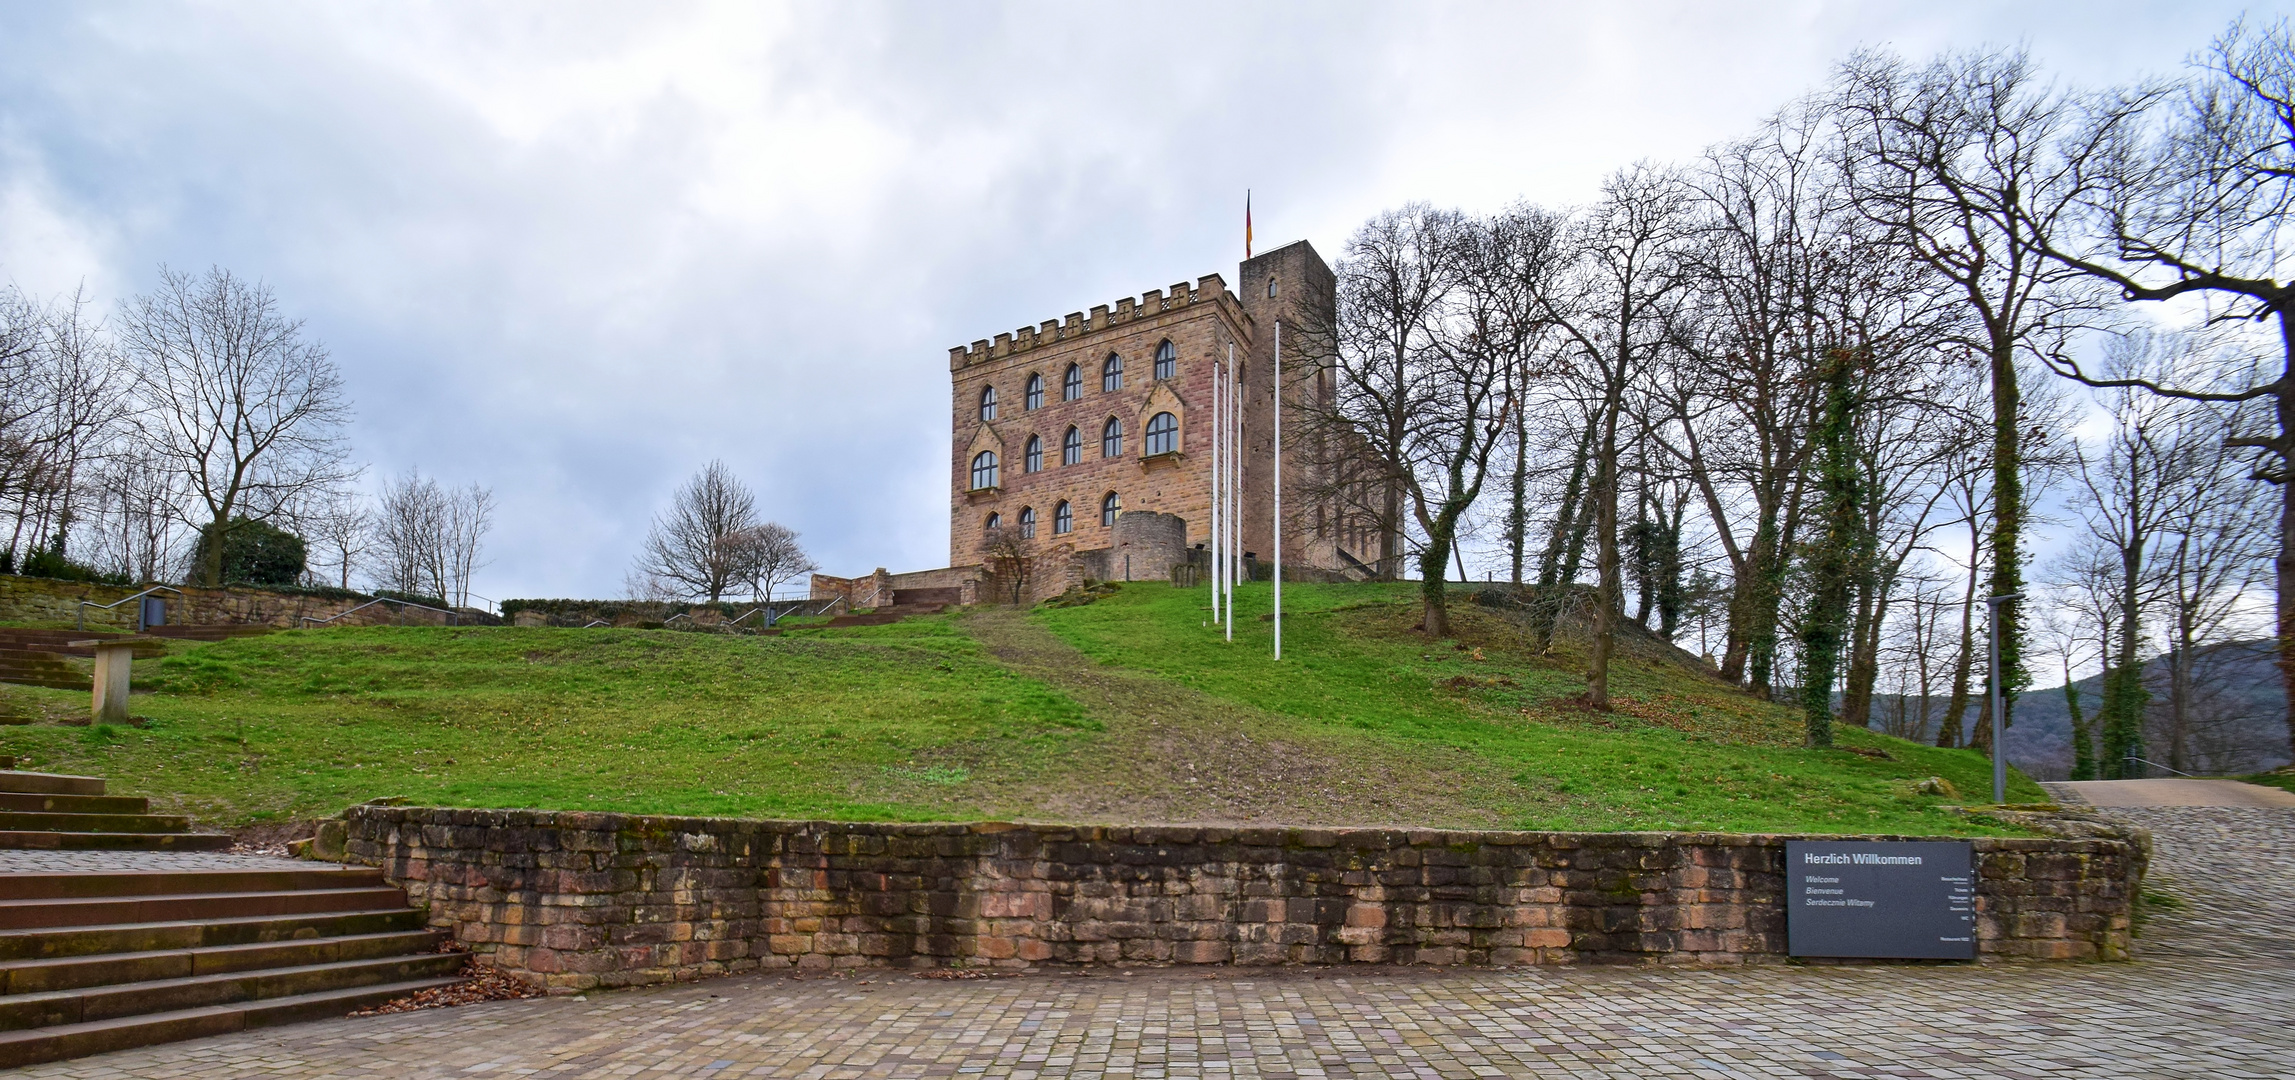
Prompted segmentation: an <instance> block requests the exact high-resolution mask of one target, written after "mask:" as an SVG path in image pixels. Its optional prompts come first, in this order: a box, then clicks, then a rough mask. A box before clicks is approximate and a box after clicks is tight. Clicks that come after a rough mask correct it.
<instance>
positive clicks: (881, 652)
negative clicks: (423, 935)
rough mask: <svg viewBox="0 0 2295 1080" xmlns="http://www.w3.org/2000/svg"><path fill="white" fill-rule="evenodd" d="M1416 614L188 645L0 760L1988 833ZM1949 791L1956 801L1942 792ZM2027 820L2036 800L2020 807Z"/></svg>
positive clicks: (1520, 822) (628, 806) (1634, 656)
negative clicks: (1445, 631)
mask: <svg viewBox="0 0 2295 1080" xmlns="http://www.w3.org/2000/svg"><path fill="white" fill-rule="evenodd" d="M1409 588H1410V587H1408V586H1386V585H1348V586H1291V587H1287V588H1286V590H1285V601H1286V618H1285V622H1284V632H1285V633H1284V636H1285V641H1284V645H1285V655H1284V659H1283V661H1282V662H1281V663H1279V664H1278V663H1276V662H1274V661H1273V660H1272V659H1271V658H1270V657H1269V655H1268V653H1269V649H1268V644H1269V636H1270V632H1271V629H1272V627H1271V625H1270V624H1269V623H1268V622H1267V621H1265V620H1264V619H1262V618H1259V617H1258V615H1259V614H1260V613H1262V612H1264V611H1266V610H1267V606H1268V600H1269V597H1268V593H1267V588H1266V587H1265V586H1258V587H1256V588H1252V589H1247V590H1246V591H1245V593H1244V597H1243V600H1244V604H1243V607H1242V617H1241V618H1240V619H1239V620H1238V623H1237V627H1236V640H1235V641H1234V643H1233V644H1229V643H1227V642H1225V641H1223V640H1221V639H1220V638H1219V636H1218V635H1217V634H1215V632H1214V631H1213V630H1212V629H1211V628H1209V627H1207V626H1206V625H1205V621H1206V619H1207V618H1208V613H1207V611H1206V610H1205V606H1204V601H1205V593H1204V591H1203V590H1189V591H1182V590H1177V589H1172V588H1170V587H1168V586H1164V585H1134V586H1130V587H1128V588H1124V589H1122V590H1120V591H1117V592H1115V593H1114V594H1112V595H1110V596H1108V597H1106V598H1104V599H1101V600H1099V601H1098V602H1096V603H1093V604H1090V605H1087V606H1079V607H1070V608H1058V609H1048V610H1039V611H1036V612H1030V613H1020V612H1010V611H988V612H977V613H962V614H952V615H947V616H936V617H932V618H927V619H917V620H910V621H908V622H904V623H899V624H895V625H892V626H884V627H862V628H851V629H841V630H828V629H803V630H799V631H795V632H792V633H789V634H787V635H784V636H781V637H777V638H743V637H723V636H713V635H706V634H694V633H680V632H667V631H641V630H604V629H598V630H558V629H519V628H508V627H493V628H463V629H454V628H344V629H326V630H311V631H293V632H287V633H281V634H275V635H271V636H268V637H261V638H247V639H238V640H234V641H228V642H222V643H218V644H214V645H206V646H177V647H175V651H174V652H172V653H171V654H170V655H169V656H167V657H165V658H160V659H154V660H145V661H139V662H138V663H137V670H136V676H135V677H136V680H137V684H138V686H139V687H149V688H151V692H150V693H141V694H138V696H137V697H136V699H135V710H134V711H135V712H136V714H137V715H138V716H139V717H141V718H143V719H142V723H141V726H139V727H132V728H119V727H87V726H74V724H73V723H72V722H73V721H82V720H84V718H85V716H86V709H87V696H86V695H85V694H77V693H71V692H65V691H50V690H39V689H34V688H29V687H6V688H4V689H0V706H5V708H6V710H7V711H10V712H12V713H14V714H15V716H16V718H17V719H18V720H19V721H30V722H28V723H24V722H20V723H18V724H17V725H15V726H8V727H0V753H13V754H16V755H18V756H20V757H24V758H27V759H28V760H29V763H30V767H38V768H52V769H57V770H63V771H84V772H91V773H99V774H103V775H107V776H111V777H114V778H115V780H116V788H117V789H118V790H122V791H126V792H130V793H135V794H143V795H149V796H152V797H153V798H154V799H155V801H157V802H158V803H160V804H162V805H165V806H168V807H172V808H177V809H179V810H181V811H184V812H189V813H191V814H193V815H195V816H197V817H199V818H201V819H203V820H205V821H208V822H212V823H217V824H224V825H236V824H243V823H248V822H257V821H265V820H278V819H286V818H302V817H315V816H323V815H327V814H331V813H333V812H335V811H337V810H340V809H341V808H342V807H343V806H345V805H347V804H350V803H353V802H358V801H362V800H365V799H370V798H375V797H379V796H403V797H406V798H409V799H412V800H414V801H417V802H423V803H434V804H444V805H461V806H483V807H513V806H532V807H552V808H574V809H599V810H623V811H635V812H651V813H686V814H726V815H749V816H772V817H812V816H819V817H833V818H886V819H956V818H975V817H999V818H1032V819H1059V820H1079V821H1221V822H1254V823H1283V824H1395V825H1422V826H1423V825H1440V826H1463V827H1535V828H1585V829H1640V828H1712V829H1730V830H1793V831H1803V830H1808V831H1833V832H1848V831H1853V832H1901V833H1947V832H1962V833H1966V832H1981V831H1987V830H1988V827H1987V826H1985V825H1983V824H1982V823H1981V822H1972V821H1970V820H1969V819H1967V818H1964V817H1961V816H1958V815H1956V814H1953V813H1950V812H1948V811H1946V810H1944V809H1942V807H1943V805H1944V804H1948V803H1954V802H1963V801H1981V800H1982V798H1983V797H1984V796H1983V795H1982V794H1981V792H1983V791H1985V790H1986V789H1987V788H1988V781H1987V779H1986V777H1987V776H1988V772H1987V767H1986V764H1985V762H1984V761H1983V760H1982V759H1981V758H1979V757H1977V756H1975V755H1974V754H1971V753H1968V752H1965V751H1943V750H1936V749H1934V748H1931V747H1923V746H1917V745H1914V744H1911V743H1905V742H1901V741H1898V740H1893V739H1888V738H1886V737H1883V736H1879V735H1874V734H1872V733H1868V732H1864V731H1856V730H1851V731H1847V732H1844V733H1843V736H1842V742H1843V745H1844V747H1845V749H1836V750H1826V751H1812V750H1806V749H1803V748H1801V747H1800V746H1799V738H1800V736H1799V720H1798V717H1797V716H1796V715H1795V714H1794V713H1793V712H1792V711H1790V710H1788V709H1785V708H1782V707H1779V706H1775V705H1771V704H1769V703H1765V702H1760V701H1755V700H1753V699H1751V698H1749V697H1747V696H1745V695H1743V694H1741V693H1739V692H1737V691H1736V690H1734V689H1732V688H1730V687H1727V686H1725V685H1722V684H1721V683H1719V682H1718V681H1715V680H1714V679H1712V678H1711V677H1709V676H1707V675H1705V674H1703V673H1702V672H1701V671H1700V670H1699V669H1698V668H1697V666H1696V665H1695V663H1694V661H1690V660H1688V659H1687V658H1686V657H1685V656H1684V655H1682V654H1680V653H1679V652H1678V651H1676V650H1673V649H1671V647H1670V646H1665V645H1663V644H1662V643H1658V642H1654V641H1641V642H1637V643H1630V647H1629V649H1628V650H1627V656H1626V657H1625V659H1624V662H1623V664H1622V667H1621V669H1620V670H1619V671H1618V673H1617V675H1616V677H1615V679H1614V683H1615V685H1616V693H1617V696H1618V698H1619V709H1618V711H1617V712H1614V713H1608V714H1593V713H1588V712H1585V711H1583V710H1582V709H1578V708H1575V707H1573V706H1572V705H1571V703H1570V699H1571V697H1572V695H1575V694H1578V693H1579V692H1581V691H1582V690H1583V681H1582V678H1581V676H1580V671H1581V667H1582V659H1581V658H1580V657H1579V656H1577V655H1576V654H1575V652H1574V646H1573V644H1572V642H1571V640H1570V639H1569V638H1568V637H1567V635H1565V637H1564V639H1563V640H1562V642H1561V644H1560V646H1559V647H1558V649H1557V651H1556V655H1554V656H1550V657H1541V656H1532V655H1529V654H1528V653H1527V652H1526V651H1525V650H1524V648H1523V647H1522V640H1523V634H1522V632H1521V626H1520V624H1519V623H1518V622H1516V621H1515V620H1514V619H1513V617H1512V616H1510V615H1509V614H1507V613H1505V612H1500V611H1494V610H1486V609H1480V608H1475V607H1472V606H1471V605H1467V604H1465V603H1463V602H1462V603H1461V604H1460V609H1461V610H1460V612H1459V617H1458V620H1457V621H1458V626H1459V637H1458V639H1457V642H1456V643H1455V644H1453V643H1449V642H1440V643H1433V642H1429V641H1427V640H1426V639H1425V638H1424V637H1423V636H1421V635H1419V634H1417V633H1415V632H1414V631H1412V630H1411V629H1410V626H1411V624H1412V623H1413V622H1415V620H1416V611H1415V608H1414V607H1413V605H1412V603H1411V600H1410V596H1409ZM1929 776H1942V777H1944V778H1945V779H1947V780H1948V781H1950V782H1951V783H1952V784H1954V785H1957V786H1958V787H1959V788H1960V789H1961V790H1962V791H1964V792H1967V793H1968V795H1967V796H1964V797H1962V798H1950V797H1940V796H1936V795H1924V794H1920V793H1918V792H1917V791H1916V790H1915V787H1914V785H1915V784H1917V783H1918V782H1919V781H1921V780H1922V779H1924V778H1926V777H1929ZM2011 797H2012V798H2020V799H2024V800H2028V801H2039V800H2041V799H2044V798H2045V796H2044V795H2043V794H2042V793H2041V791H2040V790H2039V789H2038V788H2037V786H2035V785H2032V784H2031V783H2030V782H2029V781H2025V780H2023V779H2022V778H2021V777H2019V778H2018V779H2017V786H2016V787H2015V788H2014V789H2013V791H2012V795H2011Z"/></svg>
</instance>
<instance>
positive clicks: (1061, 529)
mask: <svg viewBox="0 0 2295 1080" xmlns="http://www.w3.org/2000/svg"><path fill="white" fill-rule="evenodd" d="M1075 531H1076V511H1075V509H1074V508H1073V507H1070V506H1069V505H1068V500H1066V499H1062V500H1060V505H1058V506H1055V507H1053V508H1052V535H1054V536H1065V535H1067V534H1068V533H1072V532H1075Z"/></svg>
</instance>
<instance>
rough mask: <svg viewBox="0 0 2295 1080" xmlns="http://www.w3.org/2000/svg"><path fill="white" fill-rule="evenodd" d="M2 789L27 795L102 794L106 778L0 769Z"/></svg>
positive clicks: (0, 788) (0, 785) (0, 787)
mask: <svg viewBox="0 0 2295 1080" xmlns="http://www.w3.org/2000/svg"><path fill="white" fill-rule="evenodd" d="M0 791H12V792H18V793H21V794H25V795H101V794H103V793H104V779H103V777H100V776H67V775H65V774H63V773H38V772H18V771H16V770H14V769H8V770H4V771H0Z"/></svg>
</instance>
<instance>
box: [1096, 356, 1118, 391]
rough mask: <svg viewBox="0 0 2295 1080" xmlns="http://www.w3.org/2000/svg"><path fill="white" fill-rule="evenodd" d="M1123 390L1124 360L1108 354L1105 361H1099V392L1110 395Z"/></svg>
mask: <svg viewBox="0 0 2295 1080" xmlns="http://www.w3.org/2000/svg"><path fill="white" fill-rule="evenodd" d="M1123 388H1124V358H1123V357H1121V356H1117V355H1116V354H1114V353H1109V354H1108V358H1107V359H1105V360H1102V361H1100V391H1101V392H1102V393H1109V394H1112V393H1115V392H1116V391H1118V390H1121V389H1123Z"/></svg>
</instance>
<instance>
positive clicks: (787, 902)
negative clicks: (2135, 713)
mask: <svg viewBox="0 0 2295 1080" xmlns="http://www.w3.org/2000/svg"><path fill="white" fill-rule="evenodd" d="M348 830H349V832H348V836H349V842H348V848H349V855H350V858H351V859H352V860H354V861H358V862H364V863H367V864H370V865H377V866H380V867H381V868H382V869H383V871H384V873H385V874H386V875H387V876H388V877H389V878H390V880H391V881H392V883H393V884H397V885H400V886H402V887H404V888H405V889H406V890H407V893H408V895H410V896H412V897H413V898H414V899H415V900H416V902H417V903H421V904H424V905H427V907H428V910H429V917H430V922H431V924H432V925H434V926H437V927H440V928H442V929H447V930H450V931H452V932H453V934H454V936H455V938H456V939H457V940H459V941H461V942H462V943H463V944H465V945H467V946H469V947H470V948H472V949H474V950H477V951H479V952H486V953H491V954H492V959H493V961H494V962H495V964H496V965H497V966H499V967H501V968H502V969H503V970H505V971H510V972H513V973H516V974H519V975H521V976H523V977H525V978H528V979H531V980H533V981H536V982H539V983H541V984H543V985H546V986H549V987H551V988H552V989H555V990H560V991H569V992H570V991H575V990H581V989H586V988H590V987H597V986H625V985H637V984H644V983H653V982H664V981H671V980H680V979H692V978H699V977H703V976H709V975H718V974H729V973H734V972H740V971H747V970H755V969H760V968H789V967H799V968H841V967H859V966H899V967H931V966H939V965H948V964H967V965H983V966H995V967H1027V966H1032V965H1038V964H1094V963H1147V964H1165V963H1169V964H1207V963H1210V964H1259V965H1265V964H1349V963H1379V964H1442V965H1451V964H1473V965H1515V964H1562V963H1660V964H1680V963H1692V964H1740V963H1748V962H1759V961H1764V960H1773V959H1778V958H1781V957H1782V956H1783V955H1784V954H1785V950H1786V940H1785V909H1784V904H1783V900H1784V897H1785V890H1786V885H1785V874H1784V851H1785V847H1784V845H1785V841H1786V840H1788V839H1793V838H1792V837H1785V836H1765V835H1764V836H1748V835H1733V834H1722V833H1561V832H1461V831H1448V830H1436V829H1426V830H1403V829H1281V828H1210V827H1178V826H1156V827H1109V826H1064V825H1014V824H1005V823H996V822H985V823H968V824H902V823H883V822H821V821H746V820H734V819H724V818H678V817H647V816H636V815H626V814H601V813H579V812H553V811H528V810H443V809H427V808H417V807H385V806H360V807H355V808H353V809H352V810H351V811H350V813H349V815H348ZM1863 839H1906V838H1903V837H1869V838H1863ZM1974 844H1975V849H1976V858H1977V869H1978V873H1979V878H1980V885H1979V889H1978V901H1977V911H1978V936H1979V940H1980V943H1981V944H1980V949H1981V951H1982V953H1983V954H1984V955H1986V956H1988V957H2028V958H2036V959H2125V958H2126V957H2127V955H2128V944H2129V933H2130V922H2129V915H2130V908H2131V901H2132V899H2133V897H2134V896H2135V895H2136V892H2137V888H2138V886H2139V884H2140V882H2141V879H2142V874H2143V869H2144V866H2145V862H2146V859H2147V844H2146V843H2145V838H2144V837H2143V836H2142V835H2141V834H2130V833H2120V834H2118V835H2114V836H2098V835H2089V836H2081V837H2048V838H1977V839H1976V840H1974Z"/></svg>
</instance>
